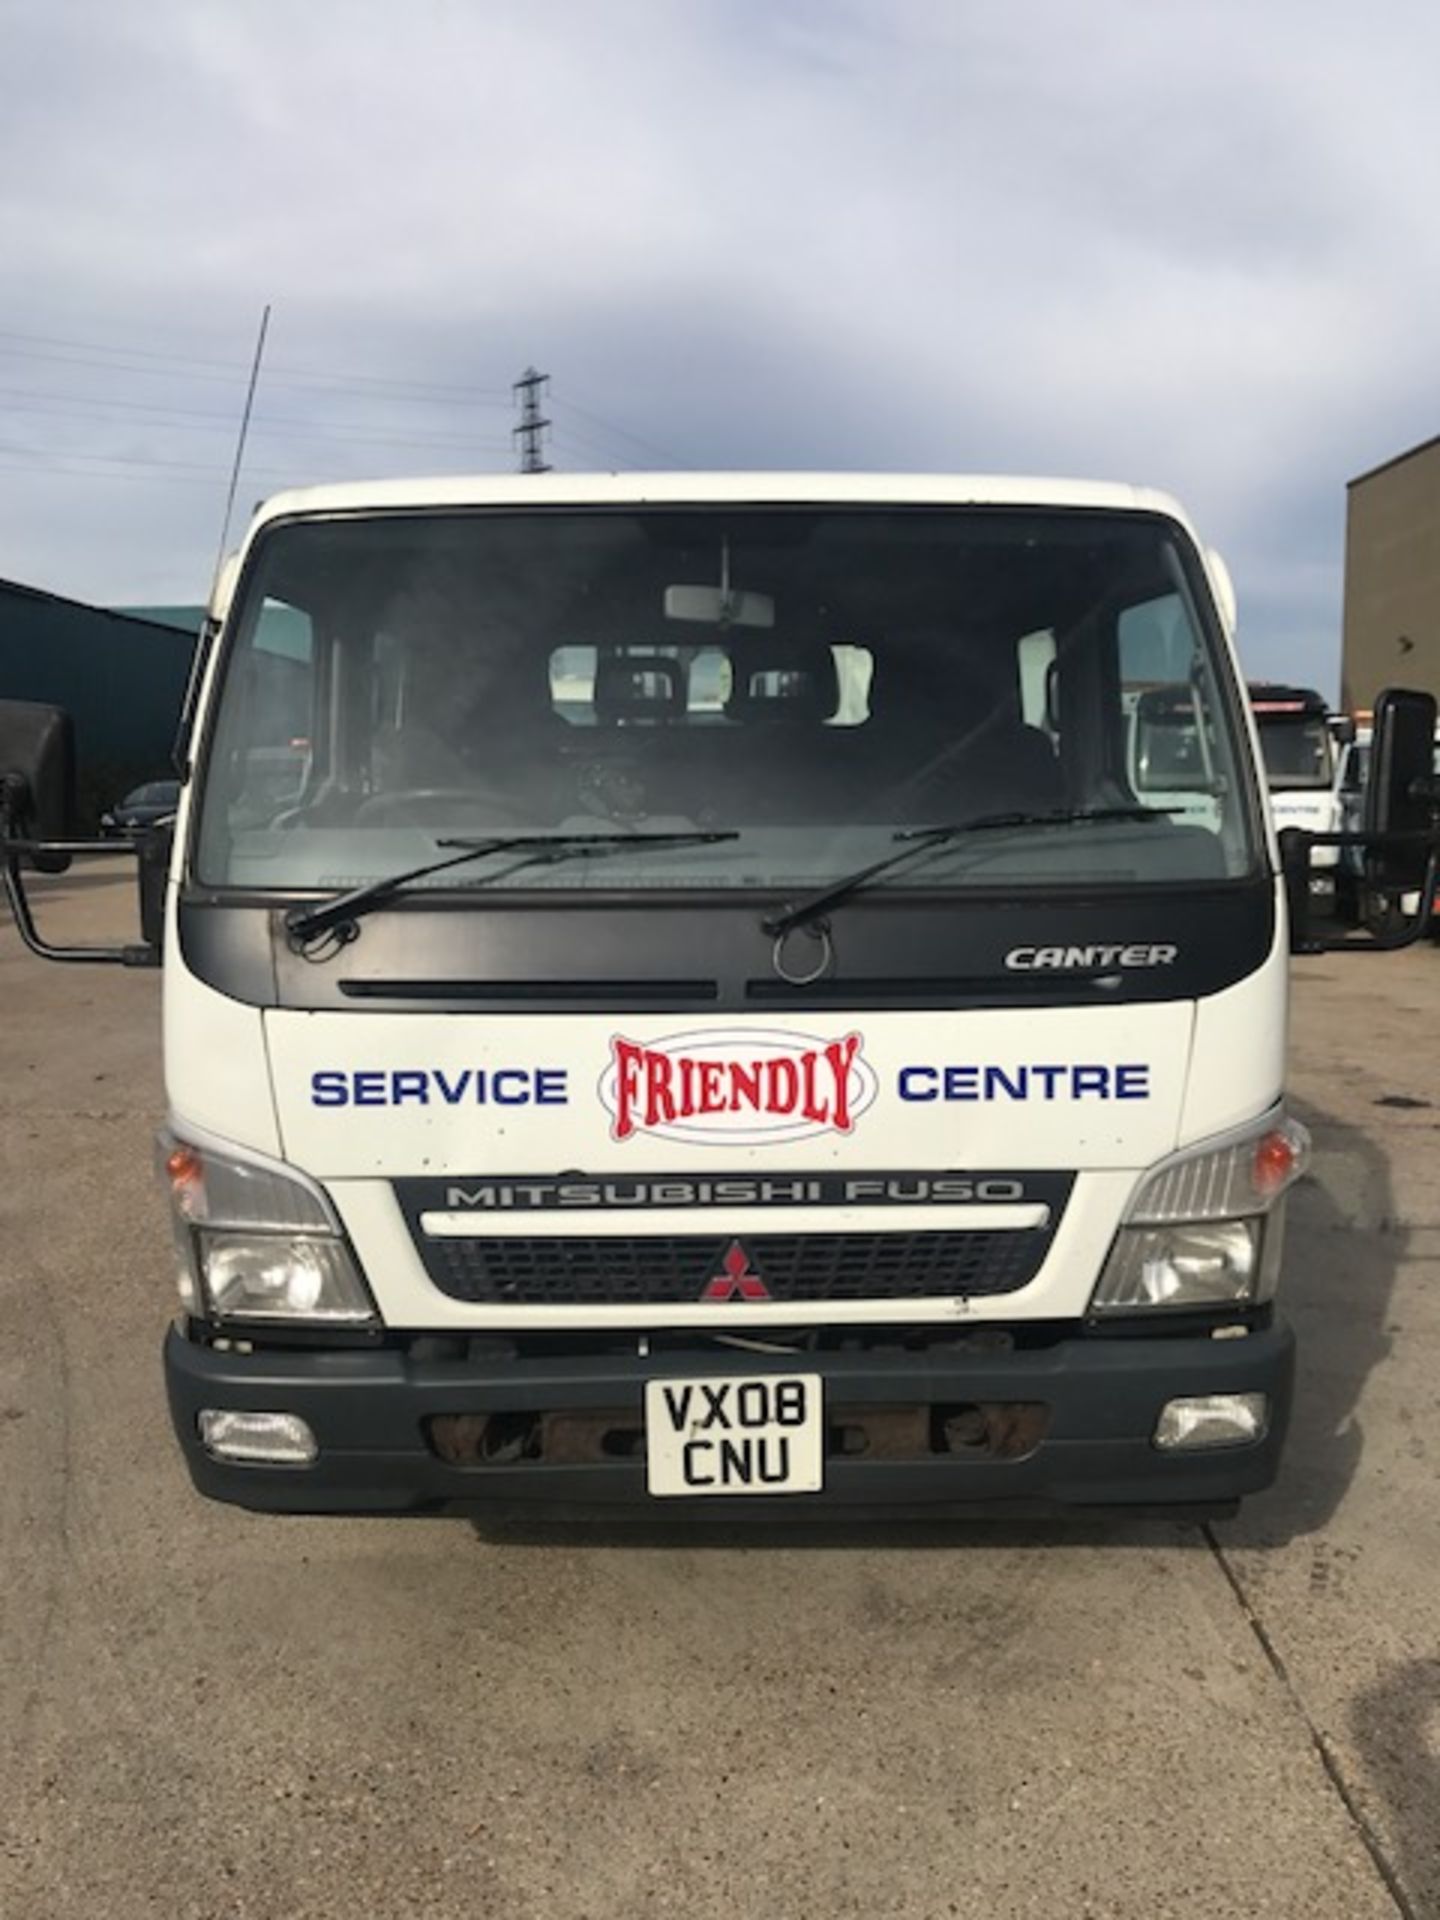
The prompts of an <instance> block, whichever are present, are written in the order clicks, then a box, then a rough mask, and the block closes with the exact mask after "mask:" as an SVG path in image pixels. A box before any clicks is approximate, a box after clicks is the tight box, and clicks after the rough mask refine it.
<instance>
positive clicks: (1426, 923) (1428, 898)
mask: <svg viewBox="0 0 1440 1920" xmlns="http://www.w3.org/2000/svg"><path fill="white" fill-rule="evenodd" d="M1387 841H1388V842H1390V843H1391V844H1399V843H1408V844H1410V845H1415V844H1417V843H1418V844H1422V845H1424V846H1425V847H1426V849H1427V854H1426V861H1425V876H1424V878H1423V879H1422V880H1421V882H1420V904H1419V906H1418V907H1417V908H1416V910H1415V913H1414V914H1413V915H1412V916H1411V918H1410V919H1409V920H1407V921H1406V922H1405V924H1404V926H1403V927H1402V928H1401V930H1400V932H1399V933H1395V934H1380V933H1377V934H1372V935H1371V936H1370V937H1369V938H1368V939H1362V940H1352V939H1349V938H1340V939H1329V938H1326V936H1324V935H1323V934H1322V935H1318V936H1317V935H1313V934H1311V932H1310V928H1309V919H1310V915H1309V900H1308V894H1307V893H1305V892H1304V888H1305V885H1306V883H1307V882H1308V878H1309V872H1310V849H1311V847H1373V846H1375V845H1376V844H1377V843H1384V842H1387ZM1292 850H1293V853H1294V855H1295V856H1296V857H1295V858H1294V859H1292V858H1291V853H1292ZM1280 851H1281V867H1282V870H1283V873H1284V877H1285V881H1286V891H1287V893H1288V894H1289V896H1290V919H1291V926H1292V928H1296V927H1298V928H1299V931H1300V940H1299V942H1298V944H1295V945H1292V948H1291V951H1292V952H1294V953H1398V952H1399V950H1400V949H1401V948H1402V947H1413V946H1414V945H1415V943H1416V942H1417V941H1418V940H1421V939H1423V938H1424V936H1425V934H1426V933H1427V932H1428V931H1429V927H1430V916H1431V912H1432V909H1433V907H1434V904H1435V893H1436V887H1437V885H1440V832H1430V833H1386V834H1374V833H1311V832H1310V831H1309V830H1308V829H1307V828H1304V827H1287V828H1286V829H1285V831H1284V832H1283V833H1282V834H1281V835H1280ZM1302 856H1303V857H1302ZM1297 876H1298V877H1297ZM1404 891H1405V892H1407V893H1408V892H1410V891H1411V889H1410V888H1408V887H1407V888H1405V889H1404ZM1300 899H1303V901H1304V905H1303V907H1299V906H1297V900H1300Z"/></svg>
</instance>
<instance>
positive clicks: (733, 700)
mask: <svg viewBox="0 0 1440 1920" xmlns="http://www.w3.org/2000/svg"><path fill="white" fill-rule="evenodd" d="M839 705H840V679H839V675H838V674H837V673H836V671H835V655H834V654H833V653H832V652H831V650H830V648H829V647H828V646H826V645H825V643H824V641H822V640H815V641H803V640H802V641H795V640H787V639H785V638H784V636H783V635H778V634H772V633H767V634H756V635H754V636H753V637H752V636H751V635H749V634H746V635H743V636H741V635H732V636H731V640H730V698H729V699H728V700H727V701H726V702H725V713H726V717H727V718H728V719H731V720H742V721H744V722H746V723H747V724H752V723H754V722H756V721H759V722H760V723H762V724H764V723H765V722H768V721H779V722H781V723H783V724H785V725H799V726H819V725H821V724H822V723H823V722H824V721H826V720H831V719H833V718H834V716H835V710H836V708H837V707H838V706H839Z"/></svg>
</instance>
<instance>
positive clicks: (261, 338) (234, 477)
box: [210, 302, 270, 601]
mask: <svg viewBox="0 0 1440 1920" xmlns="http://www.w3.org/2000/svg"><path fill="white" fill-rule="evenodd" d="M269 330H270V307H269V304H268V302H267V304H266V307H265V311H264V312H263V313H262V314H261V315H260V331H259V333H258V334H257V336H256V339H255V358H254V359H253V360H252V361H251V362H250V385H249V386H248V387H247V388H246V390H245V411H244V412H243V413H242V414H241V416H240V432H239V435H238V437H237V438H236V441H235V464H234V466H232V467H231V469H230V491H229V492H228V493H227V494H226V496H225V518H224V519H223V520H222V521H221V523H220V548H219V551H218V552H217V553H216V555H215V578H214V580H212V581H211V583H210V598H211V600H212V601H213V600H214V598H215V588H216V587H217V586H218V585H219V583H220V569H221V568H222V567H223V566H224V564H225V542H226V541H227V540H228V539H229V538H230V516H231V514H232V513H233V512H234V511H235V492H236V489H237V488H238V486H239V485H240V466H241V462H242V461H243V460H244V458H245V436H246V435H247V434H248V433H249V431H250V411H251V408H252V407H253V406H254V405H255V388H256V386H257V385H258V384H259V380H260V362H261V361H262V360H263V359H264V357H265V335H266V334H267V333H268V332H269Z"/></svg>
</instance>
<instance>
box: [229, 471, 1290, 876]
mask: <svg viewBox="0 0 1440 1920" xmlns="http://www.w3.org/2000/svg"><path fill="white" fill-rule="evenodd" d="M1194 567H1195V562H1194V558H1193V555H1191V554H1190V553H1189V550H1188V547H1187V546H1186V544H1185V543H1184V539H1183V536H1182V535H1181V534H1180V533H1179V532H1178V530H1177V529H1175V528H1174V527H1173V526H1171V525H1170V524H1169V523H1168V522H1165V521H1162V520H1158V519H1155V518H1152V517H1149V516H1141V515H1134V516H1132V515H1128V514H1120V513H1114V512H1103V513H1102V512H1093V513H1083V512H1058V511H1045V512H1042V511H1038V510H1036V511H1024V512H1020V511H1013V510H1009V509H1006V510H1003V511H1001V510H994V509H989V510H982V509H976V508H969V509H959V508H943V509H942V508H908V509H897V510H890V509H878V508H876V509H855V508H848V507H847V508H839V507H835V508H809V507H805V508H786V507H774V508H754V507H741V508H733V507H721V506H713V507H684V508H655V509H613V508H604V509H591V510H581V509H553V508H530V509H520V510H516V509H506V510H475V511H471V512H466V513H454V512H446V513H440V512H436V513H433V514H432V513H423V514H414V513H412V514H398V513H392V514H375V515H367V516H347V517H343V518H332V519H316V520H310V521H302V520H296V521H292V522H289V523H282V524H280V525H277V526H276V527H275V528H274V529H272V530H271V531H269V532H268V533H266V534H265V535H263V536H262V538H261V539H260V541H259V542H258V543H257V546H256V549H255V551H254V554H253V558H252V560H251V563H250V564H249V566H248V567H247V569H246V575H245V578H244V580H243V582H242V586H241V594H240V598H239V600H238V602H237V605H236V609H235V613H234V615H233V617H232V621H231V625H230V628H229V631H228V634H227V641H226V647H227V651H226V654H225V657H224V659H223V660H222V663H221V675H222V678H221V684H220V690H219V695H218V711H217V713H216V716H215V720H214V723H213V727H212V729H211V732H210V736H209V741H208V744H207V746H206V747H205V749H204V750H203V752H202V758H201V766H200V769H199V779H200V786H201V795H200V822H199V840H198V848H197V854H196V860H195V871H196V874H197V877H198V878H199V879H200V880H201V881H202V882H203V883H205V884H207V885H210V886H215V887H224V888H244V889H251V890H260V891H263V892H266V893H284V892H286V891H291V890H305V889H316V888H324V889H337V888H344V887H356V886H362V885H365V884H367V883H369V882H371V881H374V880H376V879H379V878H382V877H385V876H387V875H391V874H394V873H396V872H398V871H401V870H403V869H407V868H411V867H415V866H419V865H421V864H424V863H425V862H427V861H429V860H433V859H434V857H435V852H436V849H437V848H438V847H440V846H441V845H442V843H443V842H445V841H446V840H447V839H452V838H454V837H455V836H466V837H472V838H474V837H485V836H489V835H496V836H504V835H511V834H526V833H548V834H554V833H562V834H569V833H574V834H582V835H583V834H595V833H610V834H615V833H617V832H619V833H629V832H633V833H636V834H637V835H639V834H642V833H644V834H650V835H654V834H659V833H674V834H681V835H683V834H691V835H697V834H701V833H712V834H715V835H717V836H718V835H719V834H721V833H727V834H728V833H733V834H734V836H735V837H734V838H733V839H720V838H718V837H717V838H716V839H715V840H714V841H713V842H712V843H710V844H695V843H693V842H692V843H689V844H676V845H674V846H665V847H659V846H656V845H654V844H653V843H652V844H649V845H647V846H646V847H645V848H644V849H643V850H642V849H640V848H639V847H638V846H637V849H636V851H635V853H633V854H632V853H629V852H627V850H626V849H624V848H623V847H621V848H618V849H615V850H612V852H611V853H610V854H609V855H607V857H606V858H605V859H603V860H571V861H557V862H554V863H551V864H546V865H537V864H534V863H531V865H530V866H529V867H528V868H527V870H526V871H525V872H524V873H523V875H520V876H517V879H516V880H515V881H514V882H513V883H512V884H513V885H515V886H517V887H524V888H525V889H527V890H530V889H534V890H542V889H543V890H544V891H546V892H552V891H555V892H565V893H575V892H584V891H591V890H597V891H598V890H605V891H612V890H615V889H617V888H618V889H623V890H624V891H626V892H627V893H629V892H636V891H643V892H656V891H664V890H667V889H670V890H673V889H677V888H692V889H695V888H699V889H704V890H707V891H709V890H713V889H720V890H725V891H732V890H749V891H756V892H772V893H773V892H774V891H775V890H777V889H778V890H782V891H790V890H794V889H805V890H813V889H815V888H818V887H822V886H824V885H825V884H827V883H828V882H833V881H834V880H835V879H836V878H837V877H839V876H843V875H845V874H847V873H850V872H852V871H853V870H854V869H856V868H857V867H859V866H861V865H863V864H865V863H866V862H868V861H872V860H876V859H880V858H882V857H883V856H884V855H885V854H886V853H887V852H889V851H891V850H892V849H893V847H894V845H895V836H896V835H897V834H899V833H903V832H905V831H906V830H909V829H913V828H916V827H925V826H931V825H934V824H937V823H942V822H947V821H954V820H963V819H966V818H969V817H971V816H975V815H980V814H992V813H995V812H997V811H1000V812H1014V813H1015V814H1016V815H1017V816H1019V815H1023V814H1036V813H1039V814H1044V815H1053V814H1055V813H1056V812H1058V811H1062V810H1064V811H1068V812H1072V813H1074V814H1076V815H1078V816H1085V815H1089V814H1093V815H1099V814H1101V813H1104V812H1105V811H1106V810H1110V811H1111V812H1113V811H1114V810H1116V809H1124V808H1127V807H1128V808H1131V809H1133V808H1135V807H1137V806H1139V807H1141V808H1143V809H1145V810H1146V811H1147V813H1148V812H1149V811H1153V812H1154V814H1155V815H1156V818H1155V819H1153V820H1152V819H1149V818H1141V819H1140V820H1138V821H1136V820H1134V819H1131V820H1129V821H1127V820H1124V819H1116V818H1109V819H1101V818H1098V817H1097V818H1085V817H1077V818H1076V819H1074V820H1073V821H1072V822H1070V823H1068V824H1066V825H1065V826H1064V827H1063V828H1058V827H1056V826H1055V825H1054V824H1053V822H1052V823H1051V824H1050V825H1049V826H1044V825H1036V824H1033V823H1030V822H1027V821H1025V820H1023V819H1020V818H1017V820H1016V822H1015V824H1014V825H1013V827H1006V828H1005V829H1003V830H1000V831H994V832H988V833H985V834H981V835H977V836H967V837H962V838H957V839H954V840H952V841H949V842H946V843H944V844H937V845H936V846H935V847H934V848H933V849H932V850H930V851H927V852H926V853H925V855H924V857H923V858H920V859H917V860H915V861H911V862H906V863H904V864H903V866H902V867H901V868H900V869H898V870H897V871H896V873H895V874H894V876H893V877H890V876H888V875H887V876H886V878H885V880H884V882H883V884H884V885H886V886H893V887H895V888H902V887H903V888H905V889H907V890H914V889H922V890H924V889H946V888H968V887H996V886H1000V887H1005V888H1010V887H1037V888H1048V889H1051V890H1053V889H1054V888H1055V887H1056V886H1057V885H1068V884H1075V885H1088V884H1093V883H1106V882H1111V883H1113V882H1124V883H1133V884H1140V885H1144V884H1152V883H1153V884H1160V883H1166V882H1169V883H1174V882H1176V881H1177V880H1178V881H1186V880H1192V879H1224V878H1227V877H1235V876H1238V875H1241V874H1244V873H1247V872H1249V871H1250V870H1251V867H1252V863H1253V851H1252V850H1253V846H1254V837H1253V833H1252V826H1251V807H1250V792H1249V782H1248V779H1247V778H1246V776H1245V774H1244V772H1243V768H1244V766H1245V761H1244V759H1243V756H1242V754H1241V752H1240V751H1239V750H1238V749H1237V746H1236V737H1237V736H1236V727H1235V721H1234V713H1235V702H1234V698H1233V696H1232V694H1231V693H1230V692H1229V691H1228V682H1227V680H1226V678H1225V675H1224V671H1223V668H1222V667H1221V666H1220V665H1219V663H1218V662H1217V660H1216V658H1215V656H1214V653H1213V650H1212V644H1211V640H1210V638H1209V635H1208V633H1207V631H1206V629H1205V627H1204V625H1203V624H1202V622H1201V621H1200V619H1199V618H1198V617H1197V613H1196V609H1195V603H1194V600H1193V598H1192V591H1191V579H1192V571H1193V569H1194ZM1222 689H1225V690H1222ZM505 884H506V883H505V881H504V880H503V878H501V877H499V876H495V875H485V874H484V873H483V872H480V873H472V871H471V870H470V869H469V868H465V867H462V868H461V869H460V870H459V871H458V872H454V871H445V872H442V873H439V874H437V875H434V876H432V877H431V878H429V879H428V880H426V881H424V882H423V883H420V888H421V890H423V888H429V887H434V888H446V889H453V890H462V889H465V888H467V887H480V886H483V887H490V888H492V889H502V890H503V888H504V886H505Z"/></svg>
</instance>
